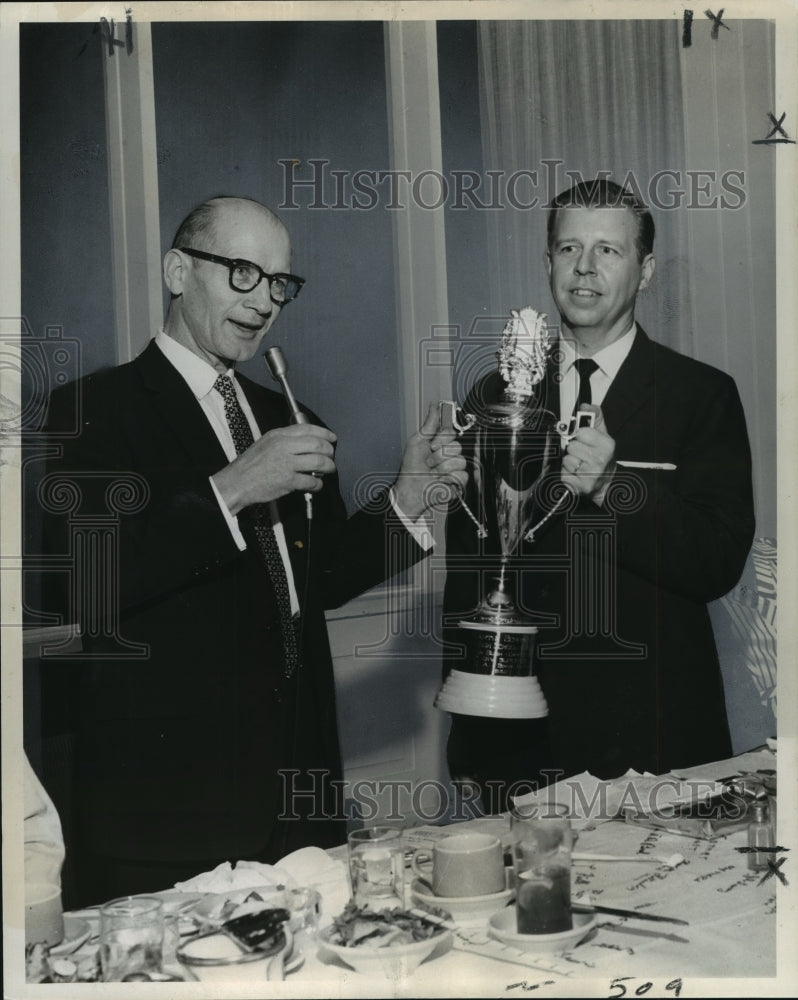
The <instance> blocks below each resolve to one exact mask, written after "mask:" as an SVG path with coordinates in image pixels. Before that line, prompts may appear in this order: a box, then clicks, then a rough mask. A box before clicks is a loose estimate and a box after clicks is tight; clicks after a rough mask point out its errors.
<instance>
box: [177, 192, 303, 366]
mask: <svg viewBox="0 0 798 1000" xmlns="http://www.w3.org/2000/svg"><path fill="white" fill-rule="evenodd" d="M213 204H214V206H215V212H214V217H213V225H212V227H211V230H210V232H209V233H208V234H207V235H206V236H205V237H204V238H203V239H202V240H201V241H200V242H201V243H202V244H203V245H201V246H193V247H192V248H191V249H193V250H204V251H206V252H208V253H214V254H217V255H219V256H220V257H230V258H240V259H243V260H249V261H252V262H253V263H254V264H258V265H259V266H260V267H261V268H262V269H263V270H264V271H266V273H267V274H277V273H284V272H288V271H290V263H291V242H290V239H289V237H288V233H287V231H286V229H285V227H284V226H283V224H282V223H281V222H280V221H279V220H278V219H277V218H276V217H275V216H274V215H272V214H271V212H269V211H268V210H267V209H266V208H264V207H263V206H262V205H258V204H256V203H255V202H251V201H244V200H240V199H235V198H230V199H225V200H223V201H222V200H220V201H217V202H214V203H213ZM229 276H230V272H229V270H228V268H227V267H225V266H223V265H221V264H217V263H213V262H211V261H205V260H198V259H196V258H194V257H190V256H189V255H188V254H184V253H181V252H180V251H179V250H175V249H172V250H170V251H169V252H168V253H167V255H166V257H165V258H164V280H165V282H166V285H167V287H168V288H169V291H170V292H171V293H172V296H173V297H172V301H171V303H170V305H169V313H168V315H167V318H166V323H165V329H166V332H167V333H168V334H169V335H170V336H171V337H173V338H174V339H175V340H176V341H178V343H181V344H183V346H184V347H187V348H188V349H189V350H190V351H192V352H193V353H194V354H196V355H197V356H198V357H200V358H202V359H203V360H204V361H207V362H208V364H210V365H212V366H213V367H214V368H215V369H216V370H217V371H219V372H224V371H226V370H227V369H228V368H229V367H230V366H231V365H234V364H235V363H236V362H237V361H249V359H250V358H251V357H253V355H254V354H255V352H256V351H257V349H258V346H259V344H260V342H261V340H262V339H263V337H264V335H265V334H266V331H267V330H268V329H269V328H270V327H271V325H272V323H274V321H275V319H277V316H278V315H279V312H280V306H278V305H275V304H274V302H272V300H271V297H270V295H269V283H268V281H267V280H266V279H265V278H264V279H263V280H262V281H261V282H260V284H258V285H257V287H255V288H253V289H252V291H250V292H237V291H235V290H234V289H232V288H231V287H230V280H229Z"/></svg>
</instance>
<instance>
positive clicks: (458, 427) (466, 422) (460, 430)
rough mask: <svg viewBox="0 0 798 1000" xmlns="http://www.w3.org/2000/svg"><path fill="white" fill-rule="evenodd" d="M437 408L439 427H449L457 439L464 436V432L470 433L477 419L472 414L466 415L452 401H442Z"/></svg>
mask: <svg viewBox="0 0 798 1000" xmlns="http://www.w3.org/2000/svg"><path fill="white" fill-rule="evenodd" d="M439 407H440V419H441V427H443V428H449V427H451V428H452V430H454V431H455V433H456V434H457V436H458V437H460V435H462V434H465V432H466V431H470V430H471V428H472V427H473V426H474V424H475V423H476V419H477V418H476V417H475V416H474V414H473V413H466V412H465V410H461V409H460V407H459V406H458V405H457V403H455V402H454V400H452V399H442V400H441V401H440V403H439Z"/></svg>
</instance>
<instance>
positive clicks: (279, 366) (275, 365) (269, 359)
mask: <svg viewBox="0 0 798 1000" xmlns="http://www.w3.org/2000/svg"><path fill="white" fill-rule="evenodd" d="M263 357H264V359H265V361H266V366H267V367H268V369H269V372H270V373H271V376H272V378H273V379H274V380H275V382H279V383H280V385H281V386H282V389H283V394H284V395H285V401H286V403H288V409H289V410H290V411H291V423H292V424H309V423H310V421H309V420H308V418H307V416H306V414H304V413H303V412H302V411H301V410H300V409H299V404H298V403H297V401H296V398H295V397H294V394H293V392H291V387H290V386H289V384H288V380H287V378H286V375H287V374H288V363H287V361H286V360H285V356H284V355H283V352H282V351H281V350H280V348H279V347H270V348H268V350H267V351H266V353H265V354H264V355H263Z"/></svg>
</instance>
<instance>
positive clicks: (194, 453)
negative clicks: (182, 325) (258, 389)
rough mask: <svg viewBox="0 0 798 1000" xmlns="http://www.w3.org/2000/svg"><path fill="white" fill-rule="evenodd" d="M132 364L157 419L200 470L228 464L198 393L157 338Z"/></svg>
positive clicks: (210, 471)
mask: <svg viewBox="0 0 798 1000" xmlns="http://www.w3.org/2000/svg"><path fill="white" fill-rule="evenodd" d="M133 365H134V366H135V367H136V369H137V370H138V372H139V374H140V376H141V379H142V382H143V383H144V386H145V389H146V390H147V392H148V394H149V397H150V403H151V405H152V406H153V407H154V408H155V409H156V410H157V411H158V412H159V413H160V420H159V421H158V423H159V424H160V426H162V427H163V428H164V431H165V432H166V431H167V429H168V431H170V432H171V433H172V434H173V435H174V437H176V438H177V439H178V440H179V442H180V445H181V446H182V448H183V449H184V451H185V452H186V453H187V454H188V455H189V458H190V464H191V465H192V466H194V467H196V468H197V469H200V470H202V469H207V470H208V475H210V474H211V473H213V472H215V471H217V470H218V469H220V468H221V467H222V466H223V465H225V464H226V463H227V456H226V455H225V452H224V449H223V448H222V446H221V445H220V444H219V439H218V438H217V437H216V434H215V433H214V431H213V428H212V427H211V425H210V424H209V423H208V418H207V417H206V416H205V414H204V413H203V411H202V407H201V406H200V404H199V402H198V401H197V398H196V396H195V395H194V393H193V392H192V391H191V389H189V387H188V384H187V383H186V381H185V379H184V378H183V376H182V375H181V374H180V373H179V372H178V371H177V369H176V368H175V367H174V365H173V364H171V362H169V361H168V360H167V359H166V357H165V356H164V354H163V352H162V351H161V350H160V348H159V347H158V346H157V344H156V343H155V341H151V342H150V344H149V345H148V346H147V348H146V350H145V351H144V352H143V353H142V354H140V355H139V357H138V358H136V360H135V361H133Z"/></svg>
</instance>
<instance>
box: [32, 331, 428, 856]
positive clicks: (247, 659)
mask: <svg viewBox="0 0 798 1000" xmlns="http://www.w3.org/2000/svg"><path fill="white" fill-rule="evenodd" d="M239 380H240V382H241V384H242V386H243V388H244V391H245V393H246V395H247V398H248V400H249V402H250V404H251V406H252V410H253V413H254V414H255V417H256V419H257V422H258V424H259V426H260V427H261V429H262V430H264V431H265V430H268V429H269V428H272V427H275V426H279V425H285V424H287V423H288V413H287V409H286V406H285V402H284V399H283V397H282V396H281V395H279V394H278V393H275V392H271V391H269V390H267V389H264V388H262V387H260V386H258V385H256V384H255V383H253V382H251V381H249V380H248V379H246V378H243V377H240V376H239ZM72 398H74V392H71V393H59V392H56V393H55V394H54V395H53V397H52V400H51V408H50V415H49V431H50V434H51V435H52V439H53V441H59V442H60V443H61V444H62V445H63V457H62V458H61V459H60V460H58V461H55V462H53V463H52V464H51V466H50V471H51V473H52V474H53V475H55V476H57V477H59V478H62V479H63V477H66V478H67V479H72V480H73V481H74V482H76V483H77V485H78V487H79V489H80V491H81V497H82V499H81V501H80V503H79V506H78V507H77V508H73V509H72V510H71V512H69V513H68V514H66V513H64V510H63V507H62V508H60V513H59V512H56V513H53V512H52V511H51V513H50V516H49V518H48V531H47V536H48V538H49V540H50V551H51V552H54V553H67V552H72V553H73V556H74V562H75V564H76V565H81V564H82V560H83V558H84V555H85V552H86V551H87V550H89V549H90V548H91V546H92V545H95V544H96V546H97V547H98V548H99V550H100V551H101V552H104V553H105V554H103V555H102V557H101V560H100V561H101V563H102V566H103V570H102V580H101V584H102V585H103V586H104V587H105V591H104V593H105V595H106V602H107V606H108V607H110V608H111V609H112V614H111V617H113V609H114V608H115V607H118V608H119V611H120V614H119V617H118V621H117V622H116V624H115V626H114V627H113V628H110V629H109V627H108V623H107V621H105V620H104V619H103V618H102V617H101V616H100V617H99V618H98V616H97V615H96V614H94V613H93V609H92V607H91V602H92V600H96V595H97V594H98V593H99V589H98V586H97V578H96V574H95V576H94V577H93V578H92V579H90V580H89V584H88V586H83V585H82V583H81V581H80V579H78V580H77V581H74V580H73V583H72V585H71V589H72V593H73V598H72V605H71V606H68V607H67V608H66V610H64V609H63V607H62V614H64V616H65V617H66V618H67V619H68V620H72V619H74V618H77V619H78V620H80V621H82V623H83V626H84V630H85V633H84V642H83V646H84V654H83V655H82V660H81V662H80V664H79V666H78V667H77V670H76V672H75V673H73V674H71V675H70V674H69V667H68V666H66V665H65V664H64V663H59V664H58V665H57V666H56V667H53V668H51V671H52V673H53V675H55V674H56V673H57V674H58V676H59V677H60V678H61V681H62V682H63V680H64V679H65V678H66V677H70V682H69V684H68V690H67V691H66V692H65V691H64V685H63V683H61V685H60V687H59V685H58V683H53V684H52V686H51V691H52V692H56V693H55V694H52V693H51V696H50V701H51V702H52V697H53V696H55V697H63V696H64V694H65V693H66V694H67V695H69V696H71V700H72V702H73V708H74V718H73V720H72V721H73V725H74V726H75V728H76V729H77V731H78V734H79V757H78V787H79V791H80V801H79V803H78V810H79V816H80V821H81V825H82V830H83V833H82V836H83V839H84V843H85V844H86V845H88V849H89V850H90V851H92V852H95V853H99V854H104V855H113V856H115V857H122V858H128V859H140V860H142V861H145V860H155V859H157V860H164V859H165V860H173V859H180V860H189V861H190V860H191V859H195V858H196V859H198V860H199V859H209V858H228V859H230V860H236V859H239V858H247V857H252V856H254V855H256V854H258V853H259V852H262V851H263V849H264V847H265V845H266V844H267V843H269V841H270V838H273V834H274V827H275V820H276V817H277V815H278V813H281V812H285V804H284V802H283V798H284V794H283V784H282V782H281V781H280V779H279V777H278V769H280V768H288V769H298V770H300V771H302V772H303V774H301V775H299V776H296V777H294V778H291V779H290V780H291V781H294V782H295V785H296V788H297V789H299V790H301V791H307V790H313V788H314V781H315V788H316V790H317V794H316V796H315V799H314V798H311V797H306V798H305V799H303V800H302V802H301V808H299V810H298V813H297V812H296V810H295V809H293V808H292V807H291V805H290V803H289V805H288V813H293V814H297V815H298V814H300V813H304V814H305V815H307V814H313V813H315V815H314V816H313V819H312V821H304V820H303V821H294V830H296V827H297V822H300V825H302V826H303V830H304V832H303V834H302V836H301V837H299V838H297V837H295V836H294V837H292V838H291V844H292V846H298V844H299V843H300V842H305V843H322V844H323V843H325V842H327V841H330V840H333V841H340V840H341V839H342V837H343V831H342V828H341V826H340V822H339V823H338V824H337V825H336V824H335V823H327V824H325V822H324V817H325V815H326V816H327V818H328V819H329V818H330V817H331V816H334V815H337V816H338V818H339V821H340V817H341V815H342V797H341V796H340V794H339V798H338V801H335V796H336V794H338V793H340V789H339V790H338V793H336V789H335V786H334V784H331V783H332V782H335V781H337V780H340V778H341V762H340V752H339V745H338V736H337V728H336V712H335V691H334V683H333V673H332V665H331V658H330V649H329V645H328V640H327V631H326V625H325V621H324V617H323V609H324V608H329V607H334V606H337V605H339V604H342V603H344V602H345V601H347V600H349V599H350V598H352V597H354V596H355V595H356V594H358V593H360V592H362V591H364V590H366V589H367V588H369V587H371V586H373V585H375V584H377V583H378V582H380V581H381V580H383V579H385V578H386V577H387V576H388V575H389V574H390V573H392V572H395V571H396V570H398V569H400V568H402V566H405V565H408V564H410V563H411V562H413V561H415V560H417V559H419V558H421V556H422V554H423V553H422V550H421V548H420V547H419V546H418V545H417V544H416V543H415V542H414V541H413V540H412V539H411V537H410V535H409V534H408V533H407V532H406V531H405V529H404V528H403V527H401V525H400V523H399V521H398V519H396V518H395V517H394V515H393V514H392V512H391V509H390V505H389V504H387V503H386V502H384V499H385V498H382V501H377V502H375V504H374V505H373V507H371V508H370V509H368V510H365V511H361V512H358V513H357V514H355V515H354V516H353V517H350V518H347V516H346V512H345V509H344V504H343V502H342V499H341V496H340V493H339V490H338V483H337V477H335V476H332V477H329V478H327V479H325V482H324V487H323V489H322V490H321V491H320V492H319V493H317V494H315V495H314V499H313V508H314V511H313V512H314V518H313V521H312V536H311V537H310V538H309V537H308V524H307V521H306V517H305V505H304V500H303V498H302V496H301V495H300V494H291V495H289V496H287V497H285V498H283V499H282V500H280V501H279V509H280V514H281V520H282V523H283V527H284V530H285V537H286V542H287V545H288V550H289V552H290V555H291V560H292V565H293V572H294V576H295V581H296V586H297V591H298V593H299V595H300V599H301V602H302V604H303V611H304V613H303V622H304V624H303V636H302V640H303V655H302V668H301V670H300V671H299V673H298V677H297V678H295V679H294V680H293V681H291V682H288V681H287V680H286V679H285V677H284V676H283V673H284V672H283V651H282V640H281V631H280V623H279V613H278V609H277V604H276V600H275V596H274V592H273V590H272V586H271V582H270V580H269V578H268V575H267V574H266V571H265V568H264V565H263V563H262V557H261V555H260V552H259V549H258V546H257V542H256V541H255V539H254V536H253V535H252V532H251V525H250V524H249V523H248V521H247V517H246V516H245V514H244V515H242V516H241V517H240V518H239V522H240V524H241V526H242V530H243V531H244V534H245V537H247V538H248V541H249V544H248V547H247V549H246V551H244V552H241V551H239V549H238V548H237V546H236V544H235V543H234V541H233V538H232V536H231V533H230V530H229V528H228V526H227V524H226V522H225V520H224V518H223V515H222V513H221V511H220V508H219V505H218V503H217V501H216V499H215V497H214V495H213V492H212V489H211V486H210V483H209V481H208V477H209V476H210V475H211V474H212V473H214V472H216V471H218V470H219V469H220V468H221V467H223V466H224V465H225V464H226V463H227V458H226V457H225V455H224V452H223V450H222V448H221V446H220V445H219V443H218V440H217V438H216V436H215V434H214V432H213V430H212V429H211V427H210V425H209V424H208V421H207V419H206V417H205V415H204V414H203V412H202V410H201V408H200V407H199V404H198V403H197V401H196V399H195V398H194V396H193V394H192V393H191V391H190V390H189V388H188V386H187V385H186V383H185V381H184V380H183V379H182V377H181V376H180V375H179V374H178V372H177V371H176V370H175V369H174V367H173V366H172V365H171V364H170V363H169V362H168V361H167V360H166V358H165V357H164V356H163V354H162V353H161V351H160V350H159V348H158V347H157V346H156V345H155V344H154V343H152V344H150V345H149V347H148V348H147V349H146V350H145V351H144V352H143V354H142V355H141V356H140V357H139V358H137V359H136V360H135V361H133V362H131V363H130V364H126V365H122V366H121V367H119V368H115V369H113V370H110V371H105V372H101V373H98V374H95V375H91V376H88V377H87V378H85V379H83V380H82V382H81V383H80V388H79V393H78V399H79V401H80V407H81V412H80V415H79V420H78V427H79V433H78V434H77V435H76V436H75V435H72V436H69V434H68V430H69V428H70V427H71V426H73V425H74V421H75V415H74V413H73V412H72V409H71V406H70V404H69V400H70V399H72ZM311 416H312V415H311ZM313 420H314V422H319V421H318V420H317V418H315V417H313ZM130 473H132V474H134V481H133V486H132V487H131V492H130V494H129V495H128V496H127V498H126V499H125V494H124V491H121V492H118V493H117V494H115V495H114V496H113V497H112V496H111V494H109V493H108V491H107V487H108V482H109V480H111V479H114V478H119V477H120V476H121V478H122V479H124V478H125V476H126V475H127V474H130ZM135 477H139V478H138V479H135ZM128 478H129V477H128ZM136 484H138V486H140V487H141V489H143V491H144V494H145V497H144V500H143V501H142V499H141V497H139V498H138V499H137V498H136V497H135V496H134V494H135V491H136V489H137V488H138V486H137V485H136ZM49 485H50V487H51V490H50V493H51V494H52V492H53V489H54V487H55V486H56V485H57V483H56V482H55V481H54V480H52V479H50V480H49ZM45 492H47V491H45ZM109 504H110V506H111V507H112V508H113V507H114V506H116V507H117V508H119V507H120V505H121V507H122V508H124V509H125V510H126V512H121V513H119V514H118V515H117V517H116V519H115V524H116V528H115V529H114V530H115V531H116V541H114V542H113V543H108V542H107V528H108V517H107V515H108V511H109ZM137 504H138V507H139V509H137V510H135V511H134V512H130V506H131V505H132V506H133V507H135V506H136V505H137ZM50 506H51V507H52V506H53V505H52V504H50ZM56 506H57V505H56ZM103 516H105V518H106V520H105V522H104V525H105V529H106V541H103V540H102V530H103V528H102V525H103V522H102V517H103ZM112 522H113V518H112ZM90 523H97V524H98V525H100V528H98V531H97V532H95V535H94V536H93V537H94V541H92V540H91V537H90V536H91V532H90V531H89V532H88V534H87V530H86V529H87V525H89V524H90ZM70 532H72V536H71V539H70ZM389 535H391V536H392V538H391V539H390V540H389V538H388V536H389ZM87 539H89V540H88V541H87ZM98 539H99V540H98ZM104 546H106V547H107V551H106V550H105V549H104V548H103V547H104ZM389 552H391V553H392V555H391V556H390V561H389V557H388V555H387V553H389ZM76 602H77V603H76ZM94 610H96V609H94ZM126 644H134V645H135V644H138V645H139V646H144V648H145V650H146V654H145V655H144V656H142V655H141V651H140V650H137V649H135V648H133V645H130V646H127V645H126ZM120 657H121V658H120ZM73 670H75V668H73ZM46 690H47V689H46V687H45V693H46ZM59 690H60V695H59V694H58V693H57V692H58V691H59ZM75 693H78V697H74V695H75ZM57 711H58V707H56V711H55V714H57ZM49 712H50V716H51V717H52V715H53V714H54V713H53V708H52V704H50V708H49ZM312 769H318V772H319V773H318V774H317V775H316V776H315V778H314V777H313V776H312V775H311V776H308V774H307V771H308V770H312ZM322 774H323V775H324V783H325V793H324V800H323V801H322V796H321V793H320V791H319V789H320V788H321V784H322ZM289 783H290V782H289Z"/></svg>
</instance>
